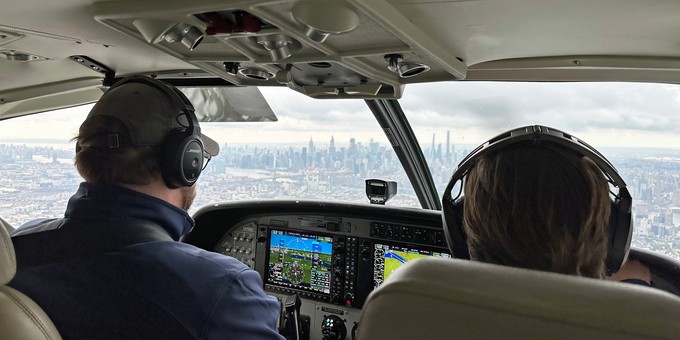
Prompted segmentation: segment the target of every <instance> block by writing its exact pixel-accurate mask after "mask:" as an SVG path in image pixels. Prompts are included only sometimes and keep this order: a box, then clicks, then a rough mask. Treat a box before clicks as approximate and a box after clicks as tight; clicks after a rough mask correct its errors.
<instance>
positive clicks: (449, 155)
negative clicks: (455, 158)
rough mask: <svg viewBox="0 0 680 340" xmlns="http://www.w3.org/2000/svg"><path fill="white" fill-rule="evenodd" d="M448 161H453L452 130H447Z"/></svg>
mask: <svg viewBox="0 0 680 340" xmlns="http://www.w3.org/2000/svg"><path fill="white" fill-rule="evenodd" d="M446 162H447V163H450V162H451V131H450V130H446Z"/></svg>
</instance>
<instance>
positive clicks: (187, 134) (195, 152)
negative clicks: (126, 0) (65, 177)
mask: <svg viewBox="0 0 680 340" xmlns="http://www.w3.org/2000/svg"><path fill="white" fill-rule="evenodd" d="M130 83H139V84H145V85H148V86H151V87H154V88H155V89H157V90H159V91H161V92H163V93H164V94H165V95H166V96H167V98H168V99H170V102H171V107H172V110H177V112H176V113H175V114H174V116H175V117H176V119H177V120H178V121H177V125H182V124H181V123H180V122H179V118H180V117H181V116H185V117H186V122H187V125H188V126H185V127H176V128H173V129H172V130H170V131H169V132H168V134H167V136H166V137H165V140H164V141H163V142H162V145H161V175H162V176H163V180H164V181H165V184H166V185H167V186H168V187H170V188H178V187H188V186H191V185H193V184H194V183H195V182H196V180H197V179H198V177H199V175H200V174H201V171H202V170H203V162H204V157H205V156H204V155H205V152H204V147H203V141H202V139H201V129H200V127H199V126H198V118H196V115H195V114H194V107H193V105H192V104H191V102H190V101H189V99H188V98H187V97H186V96H185V95H184V94H183V93H182V92H180V91H179V90H178V89H177V88H175V87H174V86H172V85H168V84H165V83H163V82H161V81H159V80H156V79H152V78H149V77H146V76H131V77H127V78H124V79H122V80H120V81H118V82H116V83H115V84H114V85H113V86H111V88H110V89H109V90H108V91H107V92H106V93H104V96H106V94H107V93H111V90H113V89H115V88H117V87H120V86H122V85H125V84H130ZM168 117H170V114H168ZM108 139H110V136H109V137H108ZM108 139H107V138H104V140H101V141H96V142H95V143H88V144H90V146H98V147H109V148H113V147H114V146H112V145H111V141H110V140H108ZM116 143H118V142H117V139H116ZM115 147H118V145H116V146H115ZM80 150H81V147H80V146H76V152H78V151H80Z"/></svg>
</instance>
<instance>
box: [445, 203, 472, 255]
mask: <svg viewBox="0 0 680 340" xmlns="http://www.w3.org/2000/svg"><path fill="white" fill-rule="evenodd" d="M445 203H446V204H444V205H443V207H442V209H443V210H444V214H443V217H444V235H445V236H446V242H447V243H448V244H449V249H450V250H451V252H452V253H453V254H452V255H453V257H454V258H457V259H463V260H469V259H470V251H469V249H468V246H467V235H466V234H465V229H464V228H463V212H464V211H465V210H464V208H465V206H464V198H463V197H459V198H458V199H456V200H455V201H451V200H448V201H447V202H445Z"/></svg>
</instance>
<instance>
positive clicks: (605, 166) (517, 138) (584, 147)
mask: <svg viewBox="0 0 680 340" xmlns="http://www.w3.org/2000/svg"><path fill="white" fill-rule="evenodd" d="M522 143H524V144H539V143H542V144H547V145H551V146H557V147H560V148H564V149H567V150H571V151H574V152H576V153H577V154H579V155H581V156H586V157H588V158H590V159H591V160H592V161H593V162H594V163H595V164H596V165H597V166H598V167H599V168H600V170H601V171H602V172H603V174H604V176H605V178H606V180H607V182H609V183H610V184H611V185H613V186H614V187H616V188H618V192H617V193H612V194H613V195H614V197H613V199H612V203H611V206H612V209H611V217H610V220H609V244H608V250H607V258H606V268H607V273H608V274H612V273H615V272H616V271H618V270H619V268H620V267H621V265H622V264H623V263H624V262H625V261H626V258H627V257H628V251H629V249H630V241H631V238H632V235H633V221H632V218H631V217H632V214H631V207H632V198H631V196H630V193H629V192H628V189H627V188H626V183H625V182H624V181H623V179H622V178H621V176H620V175H619V173H618V172H617V171H616V169H615V168H614V166H613V165H612V164H611V163H610V162H609V161H608V160H607V159H606V158H605V157H604V156H603V155H602V154H600V152H598V151H597V150H595V148H593V147H592V146H590V145H588V144H587V143H585V142H583V141H582V140H580V139H578V138H576V137H574V136H571V135H569V134H567V133H564V132H562V131H560V130H557V129H553V128H550V127H546V126H540V125H530V126H525V127H521V128H517V129H514V130H510V131H507V132H505V133H503V134H500V135H498V136H496V137H494V138H492V139H490V140H489V141H487V142H485V143H483V144H482V145H480V146H478V147H477V148H476V149H474V150H473V151H472V152H470V154H469V155H467V156H466V157H465V158H464V159H463V160H462V161H461V162H460V164H458V167H457V168H456V170H455V171H454V172H453V175H452V176H451V180H450V181H449V184H448V186H447V187H446V190H445V191H444V196H443V198H442V211H443V213H442V222H443V226H444V234H445V236H446V241H447V242H448V245H449V249H450V250H451V253H452V254H453V256H454V257H455V258H459V259H469V258H470V253H469V250H468V246H467V236H466V234H465V230H464V228H463V211H464V210H463V208H464V197H463V196H461V194H462V192H463V188H462V183H463V179H464V178H465V176H466V175H467V173H468V171H469V170H470V169H471V168H472V167H473V166H474V164H475V163H476V161H477V159H479V157H480V156H482V155H485V154H488V153H490V152H493V151H496V150H499V149H502V148H506V147H509V146H511V145H517V144H522ZM458 182H461V186H460V190H459V192H458V194H457V195H456V196H453V195H452V194H451V191H452V190H453V187H454V186H455V185H456V183H458Z"/></svg>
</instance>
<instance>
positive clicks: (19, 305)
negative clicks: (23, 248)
mask: <svg viewBox="0 0 680 340" xmlns="http://www.w3.org/2000/svg"><path fill="white" fill-rule="evenodd" d="M7 230H12V228H11V226H9V225H6V222H5V221H4V220H1V219H0V339H7V340H10V339H17V340H19V339H21V340H24V339H61V336H59V332H57V329H56V328H55V327H54V324H52V321H50V319H49V318H48V317H47V314H45V312H44V311H43V310H42V309H41V308H40V307H39V306H38V305H37V304H36V303H35V302H33V301H32V300H31V299H30V298H28V297H27V296H26V295H24V294H22V293H21V292H19V291H17V290H16V289H13V288H11V287H8V286H7V283H8V282H9V281H11V280H12V278H13V277H14V274H15V273H16V258H15V256H14V247H13V246H12V240H11V239H10V237H9V233H8V232H7Z"/></svg>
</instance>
